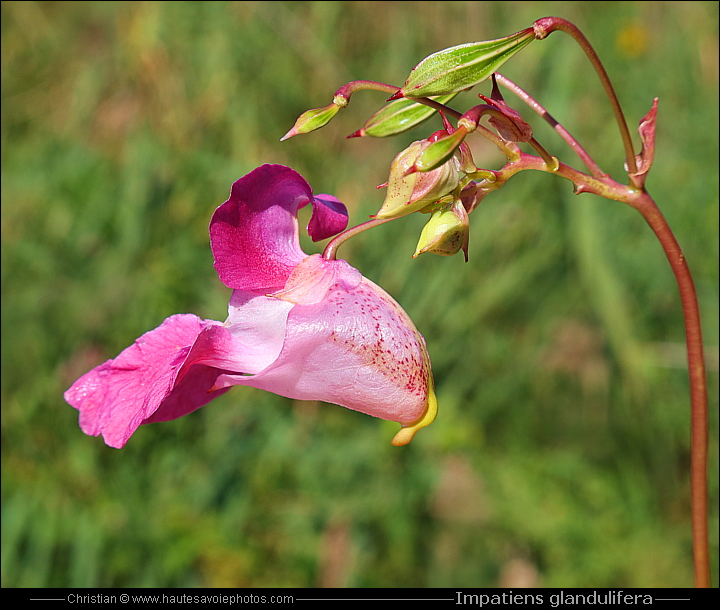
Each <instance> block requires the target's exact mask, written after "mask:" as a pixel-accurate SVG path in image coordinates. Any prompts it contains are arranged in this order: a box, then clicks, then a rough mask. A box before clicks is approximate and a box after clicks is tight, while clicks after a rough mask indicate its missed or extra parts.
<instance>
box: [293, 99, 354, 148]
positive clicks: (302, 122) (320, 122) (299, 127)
mask: <svg viewBox="0 0 720 610" xmlns="http://www.w3.org/2000/svg"><path fill="white" fill-rule="evenodd" d="M345 105H346V106H347V103H346V104H345ZM342 107H343V106H341V105H339V104H337V103H336V102H333V103H332V104H329V105H328V106H324V107H323V108H313V109H312V110H308V111H306V112H303V113H302V114H301V115H300V116H299V117H298V120H297V121H295V125H293V128H292V129H291V130H290V131H288V132H287V133H286V134H285V135H284V136H283V137H282V138H280V141H281V142H282V141H283V140H287V139H288V138H292V137H293V136H296V135H298V134H301V133H310V132H311V131H315V130H316V129H320V128H321V127H325V125H327V124H328V123H329V122H330V119H332V118H333V117H334V116H335V115H336V114H337V113H338V111H339V110H340V108H342Z"/></svg>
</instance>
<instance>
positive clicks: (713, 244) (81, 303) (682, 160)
mask: <svg viewBox="0 0 720 610" xmlns="http://www.w3.org/2000/svg"><path fill="white" fill-rule="evenodd" d="M547 15H558V16H562V17H565V18H568V19H570V20H572V21H574V22H575V23H576V24H577V25H578V26H579V27H580V28H581V29H582V30H583V31H584V32H585V34H586V35H587V36H588V38H589V39H590V40H591V42H592V43H593V44H594V45H595V46H596V49H597V51H598V53H599V54H600V56H601V58H602V59H603V61H604V62H605V64H606V67H607V69H608V72H609V74H610V76H611V78H612V79H613V81H614V83H615V86H616V88H617V92H618V96H619V98H620V100H621V102H622V103H623V106H624V110H625V112H626V115H627V117H628V121H629V123H630V125H631V129H632V131H633V134H635V126H636V125H637V122H638V121H639V120H640V118H641V117H642V116H643V115H644V114H645V113H646V112H647V111H648V110H649V108H650V105H651V103H652V99H653V98H654V97H655V96H658V97H659V98H660V114H659V122H658V149H657V154H656V162H655V167H654V168H653V171H652V172H651V174H650V177H649V180H648V188H649V190H650V192H651V193H652V194H653V195H654V196H655V198H656V200H657V201H658V203H659V205H660V206H661V208H662V209H663V211H664V213H665V214H666V216H667V218H668V220H669V222H670V224H671V226H672V227H673V229H674V231H675V232H676V235H677V238H678V240H679V241H680V243H681V245H682V246H683V248H684V249H685V253H686V256H687V260H688V261H689V264H690V266H691V269H692V270H693V272H694V274H695V280H696V283H697V287H698V291H699V298H700V305H701V308H702V311H703V315H704V319H703V322H704V332H705V338H706V343H707V346H708V355H709V367H710V371H709V387H710V397H711V404H710V410H711V446H710V455H711V466H710V471H711V472H710V481H711V495H712V498H711V538H712V557H713V579H714V582H715V583H717V542H716V541H717V535H718V531H717V529H718V528H717V497H718V488H717V453H718V451H717V449H718V445H717V438H718V437H717V395H718V348H717V345H718V313H717V312H718V281H717V279H718V139H717V136H718V54H717V50H718V49H717V47H718V5H717V3H716V2H683V3H674V2H234V3H226V2H3V3H2V300H3V307H2V585H3V586H5V587H45V586H55V587H105V586H120V587H122V586H141V587H144V586H149V587H150V586H172V587H193V586H210V587H213V586H230V587H235V586H237V587H271V586H277V587H314V586H321V587H322V586H331V587H332V586H352V587H472V586H482V587H492V586H509V587H522V586H549V587H555V586H562V587H571V586H593V587H623V588H627V587H633V586H689V585H691V584H692V565H691V538H690V523H689V499H688V498H689V485H688V466H689V405H688V382H687V375H686V373H687V371H686V368H685V364H684V355H683V350H684V347H683V341H684V333H683V324H682V315H681V310H680V303H679V298H678V294H677V290H676V287H675V284H674V280H673V278H672V275H671V272H670V269H669V266H668V264H667V261H666V260H665V259H664V258H663V254H662V251H661V249H660V247H659V246H658V244H657V242H656V241H655V239H654V237H653V236H652V235H651V232H650V230H649V228H648V227H647V226H646V225H645V224H644V222H643V220H642V218H641V217H640V216H639V215H638V214H637V213H636V212H634V211H633V210H631V209H630V208H628V207H626V206H623V205H621V204H619V203H614V202H608V201H604V200H601V199H598V198H594V197H593V196H589V195H582V196H579V197H576V196H574V195H573V194H572V189H571V185H570V184H569V183H567V182H564V181H562V180H561V179H559V178H556V177H554V176H551V175H547V174H541V173H530V172H527V173H523V174H521V175H519V176H517V177H515V178H513V180H512V181H511V182H510V183H509V184H508V185H507V186H506V187H505V188H503V189H502V190H500V191H498V192H497V193H494V194H493V195H491V196H490V197H488V198H487V199H486V200H485V201H484V202H483V204H482V205H481V207H480V208H478V209H477V210H476V211H475V213H473V216H472V218H471V220H472V232H471V237H470V263H469V264H465V263H464V262H463V260H462V258H461V257H454V258H442V257H434V256H432V255H423V256H421V257H420V258H418V259H417V260H413V259H411V258H410V256H411V254H412V253H413V251H414V246H415V243H416V240H417V237H418V235H419V232H420V228H421V227H422V225H423V223H424V221H425V220H426V217H424V216H418V215H414V216H412V217H408V218H405V219H402V220H399V221H397V222H394V223H390V224H389V225H385V226H383V227H380V228H378V229H375V230H374V231H371V232H370V233H366V234H364V235H362V236H359V237H358V238H356V239H354V240H352V241H351V242H350V243H348V244H347V245H346V246H343V248H342V250H341V256H343V257H344V258H347V259H348V260H349V261H350V262H351V263H352V264H353V265H354V266H356V267H358V268H359V269H360V270H361V271H362V272H363V273H364V274H365V275H367V276H368V277H369V278H371V279H372V280H374V281H376V282H377V283H379V284H381V285H382V286H383V287H384V288H385V289H386V290H387V291H388V292H390V293H391V294H392V295H393V296H394V297H395V298H396V299H397V300H398V301H399V302H400V303H401V304H402V305H403V306H404V307H405V308H406V310H407V311H408V313H409V314H410V316H411V317H412V318H413V320H414V321H415V323H416V325H417V326H418V328H419V329H420V331H421V332H422V333H423V334H424V335H425V337H426V339H427V343H428V347H429V351H430V354H431V358H432V360H433V365H434V371H435V379H436V385H437V393H438V397H439V400H440V409H441V410H440V415H439V417H438V419H437V421H436V422H435V423H434V424H433V425H432V426H431V427H430V428H427V429H425V430H423V431H422V432H421V433H419V434H418V436H417V438H416V439H415V440H414V441H413V443H412V444H411V445H410V446H408V447H405V448H400V449H398V448H394V447H392V446H391V445H390V440H391V438H392V436H393V434H394V432H395V430H396V428H397V425H396V424H392V423H388V422H383V421H380V420H376V419H373V418H371V417H368V416H365V415H362V414H359V413H355V412H351V411H348V410H345V409H342V408H339V407H336V406H333V405H327V404H324V403H312V402H302V403H300V402H296V401H295V402H294V401H291V400H288V399H285V398H281V397H277V396H274V395H271V394H267V393H264V392H261V391H257V390H254V389H251V388H235V389H233V390H232V391H231V392H229V393H228V394H226V395H225V396H223V397H221V398H220V399H218V400H216V401H214V402H213V403H211V404H210V405H209V406H208V407H206V408H203V409H201V410H199V411H197V412H195V413H193V414H192V415H190V416H188V417H185V418H182V419H180V420H177V421H175V422H171V423H165V424H159V425H152V426H146V427H143V428H141V429H140V430H139V431H138V432H137V433H136V434H135V435H134V436H133V438H132V439H131V440H130V442H129V443H128V445H127V446H126V447H125V448H124V449H122V450H115V449H110V448H108V447H106V446H105V445H104V444H103V442H102V440H101V439H95V438H91V437H87V436H85V435H83V434H82V432H81V431H80V429H79V428H78V426H77V413H76V411H75V410H73V409H72V408H71V407H69V406H68V405H67V404H65V402H64V401H63V399H62V393H63V391H64V390H65V389H66V388H67V387H68V386H69V385H70V384H71V383H72V381H74V380H75V379H76V378H77V377H78V376H79V375H81V374H82V373H84V372H86V371H87V370H89V369H90V368H91V367H93V366H95V365H97V364H99V363H100V362H102V361H104V360H105V359H107V358H110V357H114V356H115V355H117V353H118V352H120V351H121V350H122V349H124V348H125V347H127V346H128V345H130V344H131V343H132V342H133V340H134V339H135V338H136V337H138V336H140V335H141V334H142V333H144V332H146V331H148V330H150V329H152V328H155V327H156V326H158V325H159V324H160V323H161V322H162V320H163V319H164V318H165V317H167V316H169V315H171V314H173V313H180V312H192V313H195V314H197V315H199V316H201V317H204V318H212V319H216V320H224V319H225V316H226V308H227V301H228V298H229V293H230V291H229V290H228V289H227V288H225V287H224V286H223V285H222V284H221V283H220V281H219V280H218V278H217V276H216V274H215V271H214V270H213V267H212V257H211V253H210V249H209V247H208V235H207V225H208V222H209V219H210V216H211V214H212V212H213V210H214V209H215V207H216V206H218V205H220V204H221V203H222V202H223V201H224V200H225V199H226V197H227V194H228V192H229V189H230V185H231V183H232V182H233V181H234V180H236V179H237V178H238V177H240V176H242V175H244V174H245V173H247V172H249V171H251V170H252V169H253V168H254V167H256V166H257V165H259V164H262V163H268V162H269V163H283V164H287V165H290V166H292V167H294V168H295V169H297V170H298V171H299V172H300V173H301V174H302V175H304V176H305V177H306V178H307V179H308V181H309V182H310V184H312V185H313V187H314V189H315V191H316V192H329V193H334V194H336V195H338V196H339V197H340V198H341V199H342V200H343V201H345V202H347V204H348V206H349V209H350V211H351V222H353V223H354V224H356V223H359V222H361V221H363V220H364V219H367V216H368V215H369V214H371V213H373V212H375V211H376V210H377V209H378V208H379V206H380V203H381V202H382V198H383V193H382V191H376V190H375V186H376V185H377V184H380V183H382V182H385V180H386V179H387V172H388V167H389V164H390V161H391V160H392V158H393V156H394V155H395V154H396V153H397V152H398V151H399V150H400V149H401V148H403V147H404V146H406V145H407V144H408V143H409V142H410V141H412V140H414V139H420V138H421V137H425V136H427V135H428V134H429V133H430V131H431V130H434V129H437V128H438V126H439V121H438V119H437V118H433V119H432V122H431V123H428V124H427V125H426V126H424V127H423V128H420V129H419V130H416V131H414V132H411V133H410V134H406V135H404V136H402V137H398V138H395V139H389V140H370V139H369V138H368V139H356V140H345V139H344V136H345V135H347V134H349V133H351V132H353V131H355V130H356V129H357V128H358V127H360V125H362V123H363V122H364V120H365V118H366V117H367V116H368V115H369V114H370V113H371V112H373V111H374V110H375V109H376V108H378V107H379V106H380V105H381V104H382V100H383V96H382V95H381V94H377V93H370V92H367V93H364V94H358V95H356V96H355V97H354V98H353V101H352V104H351V105H350V107H349V108H348V109H347V110H345V111H343V112H342V113H341V114H340V115H339V116H338V117H336V118H335V119H334V121H333V122H332V123H331V124H330V125H329V126H328V127H326V128H325V129H323V130H322V131H319V132H316V133H313V134H310V135H306V136H302V137H297V138H293V139H291V140H289V141H287V142H284V143H280V142H279V139H280V137H281V136H282V135H283V134H284V133H285V132H286V131H287V130H288V129H289V128H290V127H291V126H292V124H293V122H294V120H295V118H296V117H297V116H298V115H299V114H300V113H301V112H303V111H304V110H306V109H308V108H313V107H318V106H322V105H325V104H327V103H329V102H330V100H331V98H332V93H333V92H334V91H335V90H336V89H337V88H338V87H339V86H340V85H342V84H344V83H345V82H347V81H350V80H353V79H374V80H381V81H385V82H390V83H394V84H398V85H399V84H402V82H403V81H404V80H405V77H406V76H407V74H408V72H409V71H410V69H411V68H412V67H413V66H414V65H415V64H416V63H417V62H418V61H419V60H420V59H422V58H423V57H425V56H426V55H428V54H429V53H431V52H434V51H437V50H440V49H442V48H445V47H448V46H452V45H455V44H460V43H464V42H470V41H474V40H482V39H490V38H498V37H500V36H504V35H507V34H510V33H512V32H515V31H517V30H520V29H522V28H525V27H528V26H530V25H531V24H532V22H533V21H534V20H535V19H537V18H540V17H543V16H547ZM502 71H503V73H504V74H506V75H507V76H508V77H509V78H511V79H513V80H514V81H515V82H517V83H518V84H520V85H521V86H523V87H524V88H525V89H526V90H528V91H529V92H531V94H532V95H533V96H534V97H535V98H536V99H538V100H539V101H540V102H541V103H543V104H544V105H545V106H546V107H547V108H548V110H549V111H550V112H551V113H552V114H553V115H554V116H555V117H556V118H558V119H559V120H561V121H562V122H563V124H565V126H566V127H568V128H569V129H570V131H571V132H573V134H574V135H576V137H577V138H578V139H579V140H580V141H581V142H582V143H584V144H585V145H586V147H587V148H588V149H589V151H590V152H591V154H593V156H595V158H596V160H597V161H598V162H599V163H600V165H601V166H602V167H603V168H604V169H605V170H606V171H609V172H610V173H611V174H612V175H613V176H614V177H616V178H617V179H618V180H620V181H622V180H623V170H622V157H623V151H622V146H621V144H620V142H619V138H618V135H617V129H616V127H615V125H614V122H613V118H612V114H611V110H610V107H609V105H608V103H607V102H606V100H605V98H604V96H603V93H602V90H601V88H600V85H599V83H598V81H597V79H596V78H595V76H594V73H593V72H592V70H591V68H590V67H589V64H588V62H587V60H586V59H585V57H584V56H583V55H582V53H581V51H580V50H579V49H578V48H577V47H576V46H575V45H574V43H573V42H572V41H571V40H570V39H569V38H567V37H564V36H563V35H561V34H554V35H553V36H552V37H550V38H549V39H547V40H545V41H543V42H535V43H533V44H532V45H530V46H529V47H528V48H527V49H525V50H524V51H523V52H522V53H520V54H519V55H518V56H516V57H515V58H513V59H512V60H511V61H510V62H509V63H508V64H506V65H505V66H504V68H503V70H502ZM476 91H481V92H483V93H485V94H488V92H489V86H488V85H487V84H483V85H481V86H479V87H477V88H476ZM507 98H508V101H509V102H510V103H511V104H513V105H514V106H515V107H516V108H518V109H520V110H521V112H522V113H523V115H524V116H525V117H526V118H527V120H528V121H530V122H531V123H532V124H533V125H534V126H535V131H536V137H537V138H538V140H539V141H540V142H542V143H543V144H544V145H545V147H546V148H548V150H550V151H551V152H552V153H553V154H555V155H556V156H558V157H559V158H560V159H561V160H563V161H566V162H570V163H572V164H574V165H576V166H578V167H580V164H579V162H577V161H576V159H575V158H574V157H573V155H572V154H571V152H570V150H569V148H568V147H567V146H566V145H565V144H564V143H563V142H562V141H561V140H560V139H559V138H558V137H557V136H555V135H554V133H553V132H552V131H551V129H550V128H549V127H548V126H547V125H545V124H543V123H542V122H541V121H538V120H537V117H536V116H535V115H534V114H533V113H532V112H530V111H529V110H527V109H526V108H524V107H522V105H521V104H520V103H519V102H516V101H513V100H511V99H510V96H507ZM476 99H477V98H476V97H475V94H474V93H465V94H462V95H461V96H459V97H458V98H457V100H456V103H455V104H454V105H455V106H456V107H458V108H461V109H463V110H464V109H466V108H468V107H470V106H471V105H474V103H475V100H476ZM635 141H636V143H637V142H638V138H637V137H635ZM474 149H475V154H476V162H477V163H478V164H479V165H483V166H486V167H494V168H497V167H500V165H501V164H502V160H501V158H500V157H499V155H498V154H497V151H495V150H494V149H493V147H492V146H490V145H488V144H486V143H484V141H481V140H479V139H478V140H477V141H476V142H475V145H474ZM304 245H305V248H306V251H308V252H314V251H318V250H319V247H321V246H318V245H312V244H309V243H308V242H307V241H305V242H304Z"/></svg>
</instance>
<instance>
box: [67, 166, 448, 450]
mask: <svg viewBox="0 0 720 610" xmlns="http://www.w3.org/2000/svg"><path fill="white" fill-rule="evenodd" d="M307 203H311V204H312V206H313V215H312V218H311V220H310V224H309V225H308V231H309V233H310V235H311V237H313V239H315V240H319V239H324V238H326V237H329V236H330V235H334V234H335V233H337V232H339V231H341V230H343V229H344V228H345V226H346V224H347V213H346V211H345V206H344V205H343V204H342V203H340V202H339V201H338V200H337V199H335V198H334V197H331V196H329V195H318V196H313V193H312V190H311V188H310V186H309V185H308V183H307V182H306V181H305V180H304V179H303V178H302V177H301V176H300V175H299V174H298V173H297V172H295V171H294V170H292V169H290V168H288V167H284V166H282V165H263V166H262V167H259V168H257V169H256V170H254V171H252V172H250V173H249V174H248V175H247V176H245V177H243V178H241V179H240V180H238V181H237V182H235V184H233V186H232V190H231V193H230V198H229V199H228V200H227V201H226V202H225V203H224V204H222V205H221V206H220V207H219V208H218V209H217V210H216V211H215V214H214V215H213V217H212V221H211V222H210V242H211V246H212V250H213V255H214V258H215V268H216V269H217V272H218V274H219V275H220V279H221V280H222V281H223V283H224V284H225V285H226V286H228V287H230V288H232V289H233V293H232V297H231V299H230V305H229V315H228V318H227V320H226V321H225V322H224V323H221V322H216V321H214V320H202V319H200V318H198V317H197V316H195V315H193V314H178V315H174V316H170V317H169V318H168V319H166V320H165V321H164V322H163V323H162V324H161V325H160V326H159V327H158V328H156V329H155V330H151V331H150V332H148V333H145V334H144V335H143V336H142V337H140V338H139V339H137V340H136V341H135V343H134V344H133V345H131V346H130V347H128V348H127V349H125V350H124V351H123V352H122V353H120V355H119V356H117V358H114V359H112V360H108V361H106V362H105V363H103V364H101V365H100V366H97V367H95V368H94V369H92V370H91V371H90V372H88V373H86V374H85V375H83V376H82V377H81V378H80V379H78V380H77V381H76V382H75V383H74V384H73V385H72V387H70V389H69V390H67V392H65V400H66V401H67V402H68V403H69V404H70V405H72V406H73V407H75V408H76V409H78V410H79V411H80V427H81V428H82V430H83V431H84V432H85V433H86V434H90V435H93V436H98V435H100V434H102V435H103V438H104V440H105V442H106V443H107V444H108V445H110V446H111V447H122V446H123V445H124V444H125V443H126V442H127V441H128V439H129V438H130V436H132V434H133V433H134V432H135V430H136V429H137V428H138V426H140V425H141V424H148V423H153V422H162V421H168V420H172V419H176V418H178V417H182V416H183V415H186V414H188V413H191V412H192V411H195V410H196V409H198V408H199V407H202V406H203V405H205V404H207V403H208V402H210V401H211V400H212V399H213V398H215V397H217V396H219V395H221V394H223V393H225V392H226V391H227V390H228V389H229V388H230V387H231V386H233V385H249V386H252V387H255V388H260V389H263V390H268V391H270V392H275V393H276V394H280V395H282V396H287V397H289V398H294V399H299V400H322V401H325V402H332V403H336V404H339V405H342V406H344V407H347V408H349V409H354V410H356V411H361V412H363V413H367V414H369V415H373V416H375V417H380V418H382V419H389V420H393V421H397V422H399V423H401V424H402V425H403V429H401V431H400V432H399V433H398V435H397V436H396V437H395V439H394V440H393V444H396V445H401V444H406V443H408V442H410V440H411V439H412V436H413V435H414V433H415V432H416V431H417V429H419V428H420V427H423V426H425V425H427V424H429V423H430V422H431V421H432V420H433V419H434V417H435V412H436V402H435V396H434V393H433V384H432V374H431V371H430V361H429V358H428V355H427V351H426V349H425V342H424V340H423V338H422V336H421V335H420V334H419V333H418V331H417V330H416V329H415V326H414V325H413V323H412V321H411V320H410V318H409V317H408V316H407V314H406V313H405V312H404V311H403V310H402V308H401V307H400V306H399V305H398V304H397V303H396V302H395V301H394V300H393V299H392V298H391V297H390V296H389V295H388V294H387V293H386V292H384V291H383V290H382V289H381V288H379V287H378V286H376V285H375V284H373V283H372V282H371V281H369V280H368V279H366V278H365V277H363V276H362V275H361V274H360V272H359V271H357V270H356V269H354V268H353V267H351V266H350V265H349V264H348V263H346V262H345V261H343V260H325V259H323V258H322V257H321V256H320V255H319V254H314V255H311V256H307V255H306V254H305V253H304V252H303V251H302V250H301V249H300V244H299V241H298V223H297V211H298V209H299V208H300V207H302V206H304V205H306V204H307Z"/></svg>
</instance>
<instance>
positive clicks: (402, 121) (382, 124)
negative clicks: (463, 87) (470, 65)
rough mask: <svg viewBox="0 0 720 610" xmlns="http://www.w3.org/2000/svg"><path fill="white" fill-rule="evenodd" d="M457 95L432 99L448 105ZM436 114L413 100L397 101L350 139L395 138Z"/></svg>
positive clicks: (452, 94) (385, 107) (376, 114)
mask: <svg viewBox="0 0 720 610" xmlns="http://www.w3.org/2000/svg"><path fill="white" fill-rule="evenodd" d="M456 95H457V92H455V93H451V94H449V95H440V96H436V97H433V98H431V99H434V100H435V101H436V102H439V103H441V104H447V103H448V102H449V101H450V100H451V99H452V98H454V97H455V96H456ZM435 112H437V110H435V109H434V108H431V107H430V106H425V105H424V104H420V103H419V102H414V101H413V100H409V99H404V100H395V101H394V102H390V103H389V104H387V105H386V106H383V107H382V108H380V110H378V111H377V112H376V113H375V114H373V115H372V116H371V117H370V118H369V119H368V120H367V121H365V124H364V125H363V126H362V127H361V128H360V129H359V130H358V131H356V132H355V133H354V134H352V135H351V136H348V137H362V136H371V137H373V138H387V137H388V136H394V135H397V134H399V133H403V132H404V131H408V130H409V129H412V128H413V127H417V126H418V125H420V123H422V122H423V121H425V120H427V119H428V118H430V117H431V116H432V115H433V113H435Z"/></svg>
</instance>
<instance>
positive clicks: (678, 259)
mask: <svg viewBox="0 0 720 610" xmlns="http://www.w3.org/2000/svg"><path fill="white" fill-rule="evenodd" d="M525 169H535V170H540V171H548V169H547V167H546V165H545V163H544V161H543V160H542V159H540V158H539V157H536V156H534V155H528V154H526V153H523V154H522V156H521V158H520V159H519V160H518V161H514V162H510V163H508V164H506V165H505V167H504V168H502V169H501V170H500V171H497V172H495V176H496V178H497V180H496V181H495V182H494V183H493V185H492V186H493V187H496V188H499V187H500V186H502V184H504V183H505V182H507V180H509V179H510V178H511V177H512V176H514V175H515V174H516V173H518V172H519V171H522V170H525ZM553 173H556V174H558V175H560V176H562V177H563V178H566V179H567V180H570V181H571V182H573V183H574V184H575V192H576V193H594V194H596V195H600V196H601V197H605V198H606V199H612V200H615V201H620V202H622V203H627V204H628V205H630V206H632V207H633V208H635V209H636V210H637V211H638V212H640V214H642V216H643V218H644V219H645V221H646V222H647V223H648V225H650V228H651V229H652V230H653V232H654V233H655V235H656V237H657V238H658V241H659V242H660V245H661V246H662V248H663V251H664V252H665V256H666V257H667V259H668V262H669V263H670V267H671V269H672V271H673V274H674V275H675V281H676V282H677V285H678V289H679V291H680V301H681V303H682V309H683V317H684V320H685V339H686V345H687V360H688V375H689V378H690V417H691V447H690V495H691V512H692V517H691V519H692V538H693V561H694V565H695V586H696V587H701V588H707V587H710V559H709V557H710V553H709V548H708V506H707V498H708V488H707V453H708V450H707V446H708V423H707V419H708V406H707V401H708V396H707V381H706V373H705V353H704V350H703V339H702V327H701V323H700V306H699V304H698V299H697V292H696V290H695V283H694V281H693V278H692V274H691V273H690V269H689V268H688V265H687V262H686V261H685V255H684V254H683V252H682V249H681V248H680V245H679V244H678V242H677V240H676V239H675V236H674V235H673V232H672V230H671V229H670V226H669V225H668V223H667V221H666V220H665V217H664V216H663V214H662V212H661V211H660V209H659V208H658V206H657V204H656V203H655V201H654V200H653V199H652V197H651V196H650V195H648V193H647V192H646V191H644V190H638V189H633V188H630V187H628V186H624V185H622V184H620V183H618V182H615V181H614V180H612V179H611V178H610V177H608V176H605V177H603V178H593V177H591V176H588V175H587V174H583V173H582V172H579V171H577V170H575V169H573V168H572V167H570V166H568V165H565V164H564V163H560V164H559V167H558V169H557V171H555V172H553Z"/></svg>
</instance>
